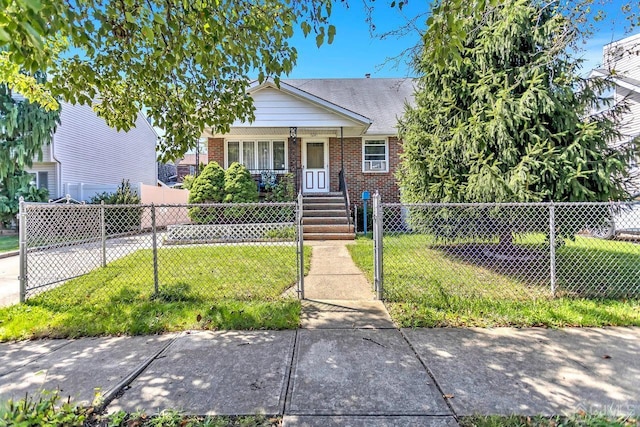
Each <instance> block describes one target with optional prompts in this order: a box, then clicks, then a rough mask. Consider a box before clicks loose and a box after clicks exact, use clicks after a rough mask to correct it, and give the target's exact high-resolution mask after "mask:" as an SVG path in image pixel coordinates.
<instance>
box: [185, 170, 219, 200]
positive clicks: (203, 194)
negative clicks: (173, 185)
mask: <svg viewBox="0 0 640 427" xmlns="http://www.w3.org/2000/svg"><path fill="white" fill-rule="evenodd" d="M224 195H225V173H224V169H222V167H220V165H219V164H218V163H217V162H211V163H209V164H208V165H207V167H206V168H204V170H203V171H202V173H200V175H198V177H197V178H195V179H194V180H193V184H192V185H191V188H190V190H189V203H220V202H222V200H223V198H224Z"/></svg>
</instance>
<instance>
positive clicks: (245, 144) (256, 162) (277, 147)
mask: <svg viewBox="0 0 640 427" xmlns="http://www.w3.org/2000/svg"><path fill="white" fill-rule="evenodd" d="M286 152H287V150H286V143H285V141H283V140H275V141H274V140H267V139H259V140H257V141H227V142H226V155H225V167H227V168H228V167H229V165H230V164H231V163H233V162H238V163H241V164H243V165H244V166H245V167H246V168H247V169H249V170H250V171H253V172H259V171H264V170H281V171H285V170H286V169H287V158H286V157H287V155H286Z"/></svg>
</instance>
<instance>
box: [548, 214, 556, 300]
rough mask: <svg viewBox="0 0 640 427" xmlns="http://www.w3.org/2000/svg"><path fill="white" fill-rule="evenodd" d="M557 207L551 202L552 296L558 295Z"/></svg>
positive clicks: (550, 254)
mask: <svg viewBox="0 0 640 427" xmlns="http://www.w3.org/2000/svg"><path fill="white" fill-rule="evenodd" d="M555 215H556V209H555V206H554V204H553V202H551V204H550V205H549V256H550V258H551V259H550V262H551V264H550V275H551V296H554V297H555V296H556V218H555Z"/></svg>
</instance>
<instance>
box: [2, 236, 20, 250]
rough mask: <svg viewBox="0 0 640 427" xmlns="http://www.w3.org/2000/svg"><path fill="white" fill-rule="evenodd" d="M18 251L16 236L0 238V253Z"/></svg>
mask: <svg viewBox="0 0 640 427" xmlns="http://www.w3.org/2000/svg"><path fill="white" fill-rule="evenodd" d="M16 250H18V236H0V253H1V252H9V251H16Z"/></svg>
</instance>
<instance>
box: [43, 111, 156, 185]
mask: <svg viewBox="0 0 640 427" xmlns="http://www.w3.org/2000/svg"><path fill="white" fill-rule="evenodd" d="M60 120H61V124H60V125H59V126H58V130H57V131H56V133H55V135H54V143H53V147H54V156H55V158H56V160H58V161H59V162H60V164H61V171H62V182H63V184H69V183H70V184H75V183H88V184H116V185H117V184H119V183H120V182H121V181H122V180H123V179H128V180H129V181H130V182H131V183H132V184H134V183H135V184H137V183H143V184H148V185H156V183H157V168H156V142H157V135H156V133H155V132H154V131H153V129H152V128H151V127H150V125H149V124H148V123H147V122H146V120H145V119H144V117H143V116H142V115H138V118H137V119H136V122H135V127H134V128H132V129H131V130H129V131H128V132H122V131H120V132H118V131H117V130H115V129H113V128H110V127H109V126H107V124H106V123H105V122H104V120H103V119H101V118H99V117H98V116H97V115H96V114H95V112H93V110H92V109H91V107H90V106H80V105H71V104H67V103H63V104H62V111H61V114H60Z"/></svg>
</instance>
